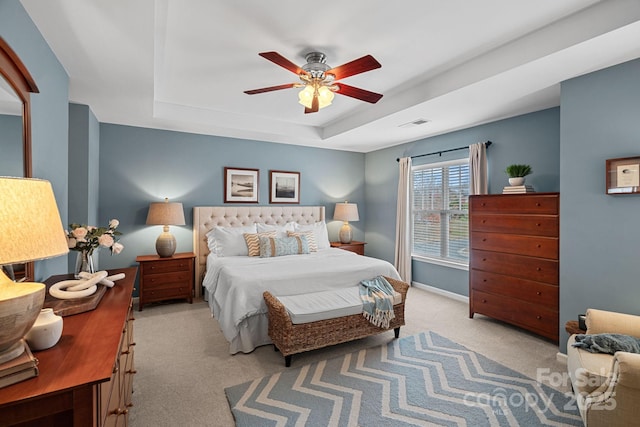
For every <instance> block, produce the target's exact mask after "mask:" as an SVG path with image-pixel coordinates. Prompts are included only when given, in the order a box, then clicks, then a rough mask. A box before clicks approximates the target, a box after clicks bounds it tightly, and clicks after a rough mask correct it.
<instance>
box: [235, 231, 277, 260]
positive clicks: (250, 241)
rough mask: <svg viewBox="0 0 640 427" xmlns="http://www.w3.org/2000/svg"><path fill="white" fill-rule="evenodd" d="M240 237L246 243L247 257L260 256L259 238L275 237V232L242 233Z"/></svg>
mask: <svg viewBox="0 0 640 427" xmlns="http://www.w3.org/2000/svg"><path fill="white" fill-rule="evenodd" d="M242 235H243V236H244V241H245V242H246V243H247V249H248V251H249V256H260V237H276V232H275V231H265V232H264V233H243V234H242Z"/></svg>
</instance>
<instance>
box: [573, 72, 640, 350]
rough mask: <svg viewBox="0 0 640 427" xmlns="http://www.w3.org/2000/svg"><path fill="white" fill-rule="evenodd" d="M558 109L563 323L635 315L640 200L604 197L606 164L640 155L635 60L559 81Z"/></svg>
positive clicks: (638, 306)
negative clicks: (605, 314)
mask: <svg viewBox="0 0 640 427" xmlns="http://www.w3.org/2000/svg"><path fill="white" fill-rule="evenodd" d="M561 105H562V114H561V119H562V120H561V122H562V126H561V151H560V158H561V168H562V180H561V184H560V191H561V199H560V218H561V220H560V260H561V262H560V310H561V311H560V324H561V325H564V323H565V322H566V321H567V320H575V319H577V317H578V314H580V313H584V312H585V310H586V309H587V308H590V307H592V308H599V309H604V310H613V311H620V312H624V313H632V314H640V263H639V262H638V259H639V255H640V249H638V248H639V247H640V244H639V242H640V226H639V225H638V218H640V195H620V196H609V195H606V194H605V161H606V159H612V158H619V157H635V156H640V60H635V61H632V62H628V63H625V64H622V65H618V66H616V67H612V68H608V69H605V70H602V71H599V72H595V73H592V74H589V75H586V76H582V77H578V78H575V79H572V80H569V81H567V82H564V83H563V84H562V104H561ZM560 330H561V333H562V336H561V340H560V343H561V344H562V346H561V348H562V350H563V351H564V350H565V348H566V338H567V334H566V332H565V331H564V327H561V328H560Z"/></svg>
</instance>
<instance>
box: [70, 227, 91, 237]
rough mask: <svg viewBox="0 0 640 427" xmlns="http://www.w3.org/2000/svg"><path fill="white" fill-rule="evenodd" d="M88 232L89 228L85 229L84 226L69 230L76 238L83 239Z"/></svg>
mask: <svg viewBox="0 0 640 427" xmlns="http://www.w3.org/2000/svg"><path fill="white" fill-rule="evenodd" d="M88 232H89V230H87V229H86V228H84V227H78V228H76V229H74V230H72V231H71V234H73V237H75V238H76V239H77V240H84V238H85V236H86V235H87V233H88Z"/></svg>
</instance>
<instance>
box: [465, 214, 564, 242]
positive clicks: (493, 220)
mask: <svg viewBox="0 0 640 427" xmlns="http://www.w3.org/2000/svg"><path fill="white" fill-rule="evenodd" d="M558 223H559V220H558V216H557V215H515V214H505V215H497V214H477V215H472V216H471V219H470V223H469V227H470V230H471V231H487V232H491V233H507V234H526V235H532V236H547V237H555V236H558Z"/></svg>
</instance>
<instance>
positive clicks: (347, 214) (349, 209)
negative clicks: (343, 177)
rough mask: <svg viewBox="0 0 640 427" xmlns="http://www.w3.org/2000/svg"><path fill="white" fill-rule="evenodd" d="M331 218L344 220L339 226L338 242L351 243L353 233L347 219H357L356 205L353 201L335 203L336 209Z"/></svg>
mask: <svg viewBox="0 0 640 427" xmlns="http://www.w3.org/2000/svg"><path fill="white" fill-rule="evenodd" d="M333 219H337V220H339V221H344V223H343V224H342V227H341V228H340V242H341V243H351V237H352V235H353V233H352V230H351V226H350V225H349V221H358V220H359V219H360V217H359V216H358V205H356V204H355V203H347V201H346V200H345V202H344V203H336V210H335V211H334V212H333Z"/></svg>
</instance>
